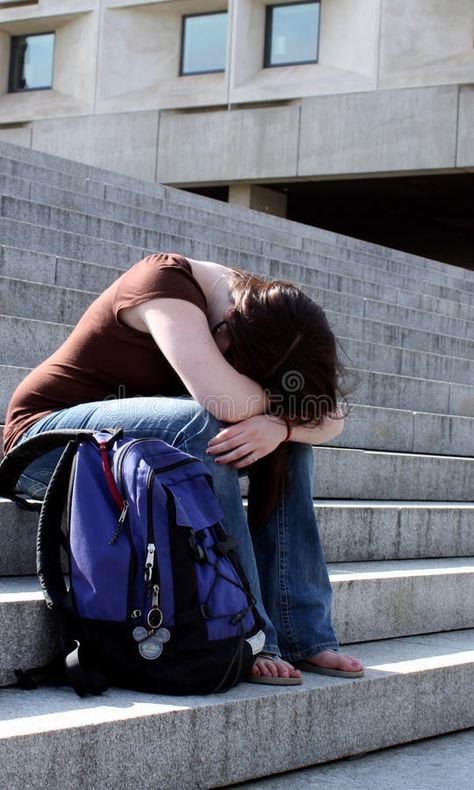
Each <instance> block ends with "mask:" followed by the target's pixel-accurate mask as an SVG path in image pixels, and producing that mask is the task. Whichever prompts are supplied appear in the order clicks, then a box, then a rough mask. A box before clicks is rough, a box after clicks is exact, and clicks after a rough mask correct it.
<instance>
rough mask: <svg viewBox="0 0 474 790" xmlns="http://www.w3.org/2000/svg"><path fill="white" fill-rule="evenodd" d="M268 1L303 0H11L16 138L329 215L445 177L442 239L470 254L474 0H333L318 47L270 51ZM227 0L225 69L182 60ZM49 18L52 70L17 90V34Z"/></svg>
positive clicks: (5, 93) (2, 68) (7, 58)
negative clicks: (204, 68)
mask: <svg viewBox="0 0 474 790" xmlns="http://www.w3.org/2000/svg"><path fill="white" fill-rule="evenodd" d="M294 4H295V5H298V4H299V5H304V3H303V4H302V3H301V0H296V2H295V3H294ZM269 5H271V6H272V7H273V6H278V5H281V6H283V5H284V6H289V5H292V2H291V0H284V2H283V3H282V2H277V0H271V2H270V3H269V2H266V0H156V1H155V2H144V0H69V1H68V2H64V1H63V0H37V1H36V2H35V0H17V2H15V1H14V0H8V2H0V139H3V140H7V141H10V142H14V143H19V144H22V145H26V146H31V147H33V148H35V149H38V150H42V151H46V152H50V153H56V154H59V155H61V156H66V157H70V158H72V159H77V160H80V161H83V162H87V163H90V164H93V165H98V166H100V167H104V168H109V169H112V170H116V171H118V172H122V173H125V174H128V175H133V176H136V177H138V178H144V179H149V180H152V181H153V180H156V181H159V182H162V183H166V184H172V185H175V186H180V187H184V188H192V189H200V190H201V191H206V190H207V191H208V193H209V194H211V195H212V194H215V195H216V196H221V195H223V196H224V197H226V198H227V197H228V199H229V200H232V201H235V202H238V203H241V204H244V205H250V206H253V207H255V208H259V209H261V210H267V211H270V212H273V213H277V214H280V215H288V216H290V217H291V218H292V219H299V218H301V219H302V220H303V221H307V222H308V221H309V222H311V221H313V222H314V224H318V223H319V224H324V220H325V218H327V217H328V214H327V207H328V205H331V206H332V210H331V212H330V213H331V215H332V217H333V220H332V221H333V223H334V221H335V219H337V217H340V215H342V214H345V215H346V216H347V214H348V213H349V211H348V209H349V208H350V206H353V207H354V206H357V207H358V208H360V205H361V198H360V195H361V194H362V193H364V190H365V194H367V190H369V192H370V195H371V201H372V202H370V200H369V205H370V204H371V205H372V207H373V208H372V210H373V211H376V205H377V203H380V198H382V197H384V196H385V197H386V198H387V199H392V198H393V194H394V192H393V190H395V192H397V189H398V190H400V189H401V191H400V192H399V194H400V197H399V203H400V205H401V204H405V205H406V201H407V200H408V203H410V200H413V189H412V187H413V184H415V189H414V192H415V196H416V192H417V188H416V187H417V185H418V188H420V184H422V185H423V189H425V190H428V191H429V192H430V200H428V203H430V205H433V196H434V197H435V198H436V197H438V198H439V199H440V200H441V201H442V200H443V194H446V190H447V192H448V193H449V195H450V196H451V197H450V199H449V201H447V203H449V211H448V206H447V205H446V206H443V211H442V212H441V213H443V212H444V215H445V214H446V213H448V214H449V217H448V218H447V217H446V216H444V217H443V218H444V230H443V231H442V232H443V233H445V232H446V228H448V230H447V233H448V237H447V239H445V240H444V241H442V242H441V246H442V247H443V249H444V247H446V255H447V257H446V259H450V258H449V255H448V254H447V253H448V248H449V250H451V251H452V249H455V251H456V252H455V256H454V257H455V259H454V260H452V258H451V262H456V263H466V264H469V255H468V254H467V246H468V241H469V238H470V233H471V232H472V229H473V227H474V217H471V214H470V213H469V210H468V208H466V206H467V205H468V202H469V196H470V198H471V202H472V203H474V201H472V197H473V195H474V191H473V189H472V185H473V182H474V175H473V173H474V132H473V129H474V2H473V0H397V2H396V3H394V2H393V0H321V2H320V3H319V4H318V31H317V34H318V53H317V61H316V62H312V63H301V64H296V65H281V66H277V67H271V68H267V67H265V66H264V50H265V40H266V25H267V24H268V21H267V20H268V11H267V9H266V7H267V6H269ZM313 5H315V4H313ZM219 11H220V12H223V11H225V12H227V42H226V56H225V64H223V65H224V70H223V71H219V72H213V73H206V74H202V73H201V74H187V75H185V76H180V63H181V47H182V41H183V38H182V28H183V19H184V18H185V17H186V16H188V15H191V14H211V13H212V12H219ZM51 32H54V34H55V40H54V65H53V78H52V86H51V87H50V88H49V89H47V90H26V91H19V92H12V91H11V90H9V75H10V76H11V57H12V42H13V40H14V39H15V38H16V37H19V36H29V35H33V34H38V33H51ZM211 44H212V42H211ZM428 177H429V178H428ZM420 178H421V179H422V181H420ZM355 179H357V185H355V184H354V183H352V182H353V181H354V180H355ZM400 179H401V181H400ZM404 179H409V181H405V180H404ZM425 179H427V180H425ZM453 179H454V181H453ZM456 179H457V180H456ZM410 184H411V185H412V186H411V187H410ZM328 185H330V191H328V189H329V186H328ZM443 185H444V186H443ZM407 188H408V192H407ZM361 189H362V193H361V192H360V190H361ZM358 190H359V191H358ZM410 190H411V191H410ZM422 191H423V190H422ZM408 193H410V194H408ZM331 195H332V196H333V197H332V198H331V197H330V196H331ZM334 195H336V198H337V199H336V198H335V197H334ZM348 195H349V196H350V197H348ZM453 195H454V196H455V198H456V199H455V198H454V197H453ZM298 196H299V197H298ZM358 196H359V198H358ZM341 199H342V204H341ZM331 200H332V201H333V202H332V203H331ZM453 200H454V203H455V204H456V207H457V208H456V210H455V211H454V215H455V216H453ZM313 201H314V205H315V210H314V212H313V214H314V216H313V214H311V212H308V206H309V205H312V202H313ZM334 201H335V202H334ZM430 201H431V202H430ZM445 202H446V200H445ZM434 203H436V200H434ZM292 206H293V209H292V208H291V207H292ZM298 206H299V211H300V215H298V211H297V209H298ZM338 206H339V207H340V211H338ZM471 211H472V205H471ZM295 212H296V213H295ZM435 213H436V212H435ZM443 218H442V219H443ZM385 219H386V218H385ZM426 219H427V218H426V216H423V218H422V219H421V220H420V223H421V225H422V226H423V227H425V226H426ZM384 221H385V220H384ZM326 224H327V225H328V226H329V225H330V223H329V219H326ZM359 224H360V226H361V228H363V227H365V226H364V222H363V220H362V218H360V222H359ZM388 224H390V223H388ZM413 224H414V225H415V224H416V223H413ZM438 225H439V223H438ZM441 225H443V222H441ZM387 228H388V225H387ZM335 229H338V230H343V231H344V227H341V226H339V227H337V226H336V227H335ZM345 229H346V230H347V229H348V230H349V232H353V233H354V230H353V229H352V228H351V226H350V225H349V227H347V226H346V228H345ZM440 232H441V231H440ZM450 233H451V236H450ZM354 235H356V234H355V233H354ZM360 235H363V234H360ZM408 235H410V234H408ZM415 235H416V234H415ZM441 235H442V233H441ZM366 236H367V237H370V234H369V233H368V232H367V234H366ZM424 236H425V242H426V236H427V234H426V233H424ZM456 239H457V241H456ZM374 240H377V241H380V240H381V239H380V238H377V237H374ZM440 240H441V237H440ZM390 242H392V243H393V240H392V239H390V238H387V243H390ZM426 243H427V242H426ZM443 245H444V246H443ZM453 245H454V247H453ZM393 246H397V245H396V244H393ZM398 246H400V245H398ZM402 246H403V245H402ZM411 249H413V247H412V248H411ZM413 251H420V250H419V249H416V244H415V249H414V250H413ZM426 252H427V253H428V254H429V253H430V249H429V244H428V248H427V249H426ZM437 257H442V255H438V256H437Z"/></svg>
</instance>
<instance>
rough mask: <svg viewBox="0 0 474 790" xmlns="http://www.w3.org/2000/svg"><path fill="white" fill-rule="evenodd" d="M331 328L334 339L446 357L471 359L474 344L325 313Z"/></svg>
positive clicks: (447, 336) (399, 326)
mask: <svg viewBox="0 0 474 790" xmlns="http://www.w3.org/2000/svg"><path fill="white" fill-rule="evenodd" d="M325 313H326V315H327V319H328V321H329V324H330V326H331V328H332V329H333V331H334V333H335V334H336V335H337V336H344V337H353V338H357V339H360V340H365V341H367V342H369V343H370V342H374V343H383V344H385V345H388V346H398V347H399V348H404V349H413V350H417V351H428V352H430V353H434V354H441V355H444V354H447V355H453V356H455V357H463V358H464V359H474V340H468V339H462V338H459V337H452V336H450V335H444V334H440V333H435V332H426V331H425V330H421V329H413V328H411V327H405V326H401V325H400V324H389V323H387V322H385V321H377V320H372V319H370V318H360V317H359V316H356V315H345V314H344V313H336V312H335V311H334V310H325Z"/></svg>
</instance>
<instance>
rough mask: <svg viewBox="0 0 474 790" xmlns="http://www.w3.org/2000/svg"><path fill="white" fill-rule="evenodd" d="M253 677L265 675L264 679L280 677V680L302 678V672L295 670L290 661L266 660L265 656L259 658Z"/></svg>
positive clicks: (256, 660)
mask: <svg viewBox="0 0 474 790" xmlns="http://www.w3.org/2000/svg"><path fill="white" fill-rule="evenodd" d="M250 674H251V675H263V677H271V676H273V677H280V678H300V677H301V672H300V670H299V669H295V667H294V666H293V665H292V664H289V663H288V661H284V660H283V659H282V658H279V659H278V660H277V661H274V660H273V659H272V658H265V656H257V658H256V659H255V661H254V663H253V665H252V669H251V670H250Z"/></svg>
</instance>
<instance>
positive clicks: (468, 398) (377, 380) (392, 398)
mask: <svg viewBox="0 0 474 790" xmlns="http://www.w3.org/2000/svg"><path fill="white" fill-rule="evenodd" d="M349 373H350V374H354V375H356V376H357V378H358V386H357V389H356V390H355V392H354V393H353V394H352V395H351V396H350V400H351V401H353V402H355V403H359V404H370V405H372V406H382V407H387V408H393V409H407V410H412V409H413V410H415V411H420V412H421V411H423V412H432V413H435V414H452V415H458V416H463V417H474V386H469V385H468V384H456V383H454V382H451V383H450V382H447V381H435V380H430V379H422V378H415V377H410V376H398V375H395V374H390V373H378V372H373V371H370V370H362V369H359V370H355V369H354V370H351V369H349Z"/></svg>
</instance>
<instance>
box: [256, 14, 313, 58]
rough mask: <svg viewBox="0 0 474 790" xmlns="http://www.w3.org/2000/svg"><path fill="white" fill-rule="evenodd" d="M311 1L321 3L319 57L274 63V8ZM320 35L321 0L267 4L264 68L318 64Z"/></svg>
mask: <svg viewBox="0 0 474 790" xmlns="http://www.w3.org/2000/svg"><path fill="white" fill-rule="evenodd" d="M310 3H316V4H317V5H319V16H318V30H317V40H316V52H317V57H316V60H296V61H291V62H290V61H288V63H272V62H271V60H270V58H271V54H272V33H273V9H274V8H281V7H286V8H288V7H289V6H294V5H309V4H310ZM320 35H321V0H297V2H296V3H287V2H286V3H285V2H283V3H272V4H271V5H267V6H266V10H265V44H264V48H263V68H264V69H281V68H285V66H307V65H308V64H312V65H314V64H317V63H319V44H320Z"/></svg>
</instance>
